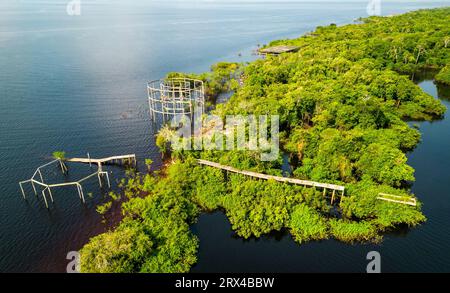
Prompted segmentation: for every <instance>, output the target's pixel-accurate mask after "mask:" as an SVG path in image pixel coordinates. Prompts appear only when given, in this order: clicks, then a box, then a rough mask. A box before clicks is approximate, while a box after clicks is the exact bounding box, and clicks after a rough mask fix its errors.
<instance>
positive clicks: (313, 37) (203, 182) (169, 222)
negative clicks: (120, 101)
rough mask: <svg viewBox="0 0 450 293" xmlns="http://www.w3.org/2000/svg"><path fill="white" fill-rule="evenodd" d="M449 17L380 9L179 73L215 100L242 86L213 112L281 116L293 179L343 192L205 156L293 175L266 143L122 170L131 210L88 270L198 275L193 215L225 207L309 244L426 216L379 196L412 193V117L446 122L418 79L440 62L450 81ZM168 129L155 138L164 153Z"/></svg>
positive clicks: (374, 233) (370, 233)
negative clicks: (332, 188)
mask: <svg viewBox="0 0 450 293" xmlns="http://www.w3.org/2000/svg"><path fill="white" fill-rule="evenodd" d="M449 23H450V8H442V9H432V10H420V11H416V12H411V13H407V14H403V15H398V16H392V17H369V18H365V19H360V20H359V23H357V24H351V25H345V26H336V25H334V24H331V25H329V26H326V27H318V28H317V29H316V30H315V31H314V32H311V33H309V34H306V35H304V36H302V37H300V38H298V39H293V40H280V41H275V42H273V43H271V44H269V46H274V45H295V46H297V47H299V50H298V51H297V52H294V53H286V54H281V55H277V56H267V57H266V58H264V59H258V60H256V61H254V62H251V63H249V64H236V63H219V64H216V65H214V66H213V67H212V70H211V72H207V73H204V74H201V75H194V74H184V73H173V74H171V75H170V76H189V77H195V78H198V79H202V80H203V81H204V82H205V84H206V91H207V92H206V93H207V97H208V99H209V100H210V102H211V103H213V102H214V100H215V99H216V98H217V96H218V95H219V94H221V93H223V92H228V91H233V95H232V97H231V98H230V100H229V101H228V102H227V103H224V104H220V105H217V106H216V107H215V109H214V110H213V113H215V114H216V115H219V116H221V117H225V116H226V115H231V114H244V115H245V114H255V115H270V114H273V115H279V116H280V128H281V142H280V143H281V148H282V150H283V152H284V153H285V154H287V155H288V156H289V161H290V163H291V165H292V166H293V172H292V174H291V176H292V177H293V178H299V179H308V180H314V181H321V182H328V183H334V184H340V185H345V187H346V196H345V197H344V198H343V199H342V202H341V203H340V204H339V205H331V204H330V201H329V200H328V199H327V198H325V197H324V196H323V194H322V192H321V191H320V190H315V189H314V188H306V187H302V186H296V185H289V184H285V183H279V182H274V181H271V180H269V181H262V180H255V179H251V178H249V177H245V176H243V175H239V174H226V173H224V172H223V171H222V170H217V169H213V168H210V167H204V166H199V165H198V164H197V161H196V159H199V158H201V159H206V160H209V161H214V162H218V163H221V164H225V165H231V166H233V167H235V168H238V169H241V170H252V171H256V172H261V173H265V174H272V175H282V171H281V165H282V158H281V154H280V158H279V159H278V160H276V161H273V162H263V161H260V156H259V152H257V151H212V150H211V151H177V152H171V154H170V156H171V158H170V164H168V166H167V167H166V168H165V169H164V170H161V171H158V172H148V173H145V174H142V173H138V172H136V171H129V173H128V176H127V178H125V179H123V180H122V188H123V191H122V192H120V193H117V194H112V200H117V201H120V202H121V205H122V206H121V209H122V214H123V219H122V220H121V222H120V223H119V224H118V225H117V227H115V228H114V229H113V230H111V231H109V232H106V233H103V234H100V235H98V236H96V237H94V238H92V239H91V240H90V242H89V243H88V244H86V245H85V246H84V247H83V248H82V249H81V251H80V252H81V269H82V271H83V272H188V271H189V270H190V268H191V267H192V266H193V265H194V264H195V263H196V261H197V250H198V247H199V245H201V243H199V241H198V239H197V237H196V236H195V235H194V234H193V233H192V232H191V230H190V225H191V224H192V223H194V222H195V221H196V220H197V217H198V215H199V214H200V213H202V212H210V211H214V210H218V209H220V210H223V211H224V212H225V214H226V215H227V217H228V219H229V221H230V223H231V225H232V228H233V230H234V231H235V232H236V234H237V235H239V236H240V237H244V238H249V237H260V236H261V235H263V234H267V233H270V232H272V231H280V230H284V229H285V230H288V231H289V232H290V233H291V235H292V236H293V238H294V239H295V240H296V241H297V242H298V243H299V244H301V243H304V242H307V241H313V240H322V239H327V238H335V239H338V240H340V241H344V242H349V243H352V242H372V241H374V242H377V241H382V235H383V232H385V231H389V230H392V229H396V228H398V227H400V226H409V227H413V226H416V225H418V224H420V223H422V222H424V221H425V220H426V218H425V215H423V214H422V212H421V203H420V202H418V204H417V206H409V205H403V204H398V203H393V202H387V201H382V200H377V196H378V194H380V193H386V194H395V195H398V196H404V197H405V198H409V197H415V195H412V194H411V192H410V187H411V184H412V182H414V169H413V168H412V167H411V166H409V165H408V164H407V157H406V153H407V152H409V151H411V150H413V149H414V147H415V146H416V145H417V144H418V143H419V142H420V132H419V131H418V129H416V128H415V127H411V126H410V125H409V124H408V123H407V122H408V121H417V120H429V121H431V120H433V119H439V118H440V117H442V116H443V115H444V112H445V107H444V106H443V105H442V104H441V103H440V101H439V100H437V99H434V98H433V97H432V96H430V95H428V94H426V93H424V92H423V91H422V90H421V89H420V88H419V87H418V86H417V85H416V84H415V83H414V82H413V81H412V77H413V76H414V74H416V73H417V72H421V71H424V70H432V71H433V72H436V73H437V74H436V76H435V80H436V82H440V83H443V84H447V85H448V84H450V26H449V25H448V24H449ZM167 132H168V129H167V128H165V129H163V131H161V132H160V134H159V135H158V137H157V144H158V146H159V147H160V148H161V150H162V151H166V150H167V147H168V145H167V144H168V141H167ZM147 163H148V165H149V166H150V165H151V162H150V161H148V162H147ZM149 169H150V168H149ZM110 206H111V202H110V203H107V204H105V205H103V206H100V207H99V208H98V210H99V211H100V212H102V213H103V212H107V210H108V208H109V207H110Z"/></svg>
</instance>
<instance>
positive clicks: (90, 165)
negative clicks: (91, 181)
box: [87, 153, 92, 167]
mask: <svg viewBox="0 0 450 293" xmlns="http://www.w3.org/2000/svg"><path fill="white" fill-rule="evenodd" d="M87 156H88V159H89V167H92V163H91V155H89V153H87Z"/></svg>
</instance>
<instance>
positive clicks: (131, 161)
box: [19, 154, 137, 208]
mask: <svg viewBox="0 0 450 293" xmlns="http://www.w3.org/2000/svg"><path fill="white" fill-rule="evenodd" d="M65 162H73V163H85V164H89V165H92V164H96V165H97V167H98V168H97V171H96V172H94V173H92V174H90V175H88V176H86V177H83V178H81V179H80V180H77V181H72V182H63V183H55V184H48V183H46V182H45V181H44V177H43V175H42V170H43V169H44V168H46V167H48V166H51V165H59V166H60V168H61V171H62V173H63V174H66V172H67V171H68V168H67V166H66V164H65ZM108 163H109V164H111V163H112V164H123V165H125V164H128V165H134V166H136V163H137V161H136V155H135V154H130V155H122V156H112V157H107V158H101V159H92V158H90V156H89V155H88V158H69V159H64V160H63V159H55V160H53V161H51V162H48V163H46V164H44V165H41V166H39V167H38V168H37V169H36V171H35V172H34V173H33V176H31V178H30V179H28V180H24V181H20V182H19V186H20V190H21V192H22V196H23V198H24V199H26V194H25V190H24V188H23V187H24V184H26V183H31V186H32V188H33V191H34V194H36V195H37V194H38V192H37V189H36V185H38V186H40V187H42V188H43V189H42V190H41V194H42V198H43V199H44V202H45V206H46V207H47V208H49V206H48V201H47V196H46V195H47V193H48V195H49V197H50V200H51V202H54V199H53V194H52V188H57V187H64V186H75V187H76V188H77V191H78V196H79V198H80V200H81V201H82V202H83V203H85V198H84V192H83V186H82V185H81V183H83V182H84V181H86V180H88V179H90V178H92V177H94V176H97V178H98V183H99V186H100V187H103V183H102V179H106V182H107V184H108V188H111V183H110V181H109V175H108V172H106V171H104V170H103V165H104V164H108Z"/></svg>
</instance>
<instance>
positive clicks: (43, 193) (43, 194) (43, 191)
mask: <svg viewBox="0 0 450 293" xmlns="http://www.w3.org/2000/svg"><path fill="white" fill-rule="evenodd" d="M42 197H43V198H44V202H45V206H46V207H47V209H48V203H47V198H46V197H45V189H43V190H42Z"/></svg>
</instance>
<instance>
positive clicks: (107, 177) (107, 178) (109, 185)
mask: <svg viewBox="0 0 450 293" xmlns="http://www.w3.org/2000/svg"><path fill="white" fill-rule="evenodd" d="M105 174H106V180H107V181H108V187H109V188H111V183H110V182H109V175H108V172H105Z"/></svg>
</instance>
